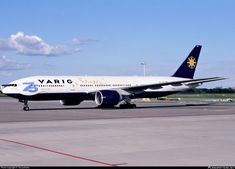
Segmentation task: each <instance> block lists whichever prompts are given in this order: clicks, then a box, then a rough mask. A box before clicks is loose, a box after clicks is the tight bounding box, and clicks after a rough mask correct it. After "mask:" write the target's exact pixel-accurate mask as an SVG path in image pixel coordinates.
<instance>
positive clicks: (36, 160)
mask: <svg viewBox="0 0 235 169" xmlns="http://www.w3.org/2000/svg"><path fill="white" fill-rule="evenodd" d="M21 107H22V105H21V103H18V102H17V100H14V99H10V98H0V125H1V127H0V166H82V165H83V166H84V165H85V166H90V165H95V166H97V165H98V166H116V165H117V166H159V165H160V166H170V165H174V166H177V165H179V166H184V165H187V166H190V165H193V166H195V165H196V166H198V165H200V166H201V165H205V166H214V165H215V166H223V165H226V166H227V165H229V166H234V165H235V159H234V156H235V145H234V142H235V135H234V131H235V105H234V104H233V103H229V104H228V103H213V104H207V103H191V102H190V103H185V102H158V103H137V108H136V109H97V108H95V104H93V103H91V102H85V103H82V104H81V105H79V106H75V107H64V106H62V105H60V103H59V102H30V108H31V111H27V112H25V111H22V110H21Z"/></svg>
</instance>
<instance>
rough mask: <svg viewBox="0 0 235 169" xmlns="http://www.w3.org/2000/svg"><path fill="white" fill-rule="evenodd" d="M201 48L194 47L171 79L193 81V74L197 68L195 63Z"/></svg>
mask: <svg viewBox="0 0 235 169" xmlns="http://www.w3.org/2000/svg"><path fill="white" fill-rule="evenodd" d="M201 48H202V46H201V45H196V46H195V47H194V48H193V50H192V51H191V52H190V54H189V55H188V57H187V58H186V59H185V61H184V62H183V63H182V64H181V66H180V67H179V68H178V70H177V71H176V72H175V74H174V75H173V77H182V78H189V79H193V76H194V72H195V70H196V67H197V62H198V58H199V54H200V51H201Z"/></svg>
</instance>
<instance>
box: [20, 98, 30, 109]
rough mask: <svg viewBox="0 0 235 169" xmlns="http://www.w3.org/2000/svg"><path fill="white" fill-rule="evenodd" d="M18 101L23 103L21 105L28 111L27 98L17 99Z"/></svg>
mask: <svg viewBox="0 0 235 169" xmlns="http://www.w3.org/2000/svg"><path fill="white" fill-rule="evenodd" d="M19 102H21V103H23V104H24V106H23V110H24V111H29V105H28V100H19Z"/></svg>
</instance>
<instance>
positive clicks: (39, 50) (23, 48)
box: [0, 32, 80, 56]
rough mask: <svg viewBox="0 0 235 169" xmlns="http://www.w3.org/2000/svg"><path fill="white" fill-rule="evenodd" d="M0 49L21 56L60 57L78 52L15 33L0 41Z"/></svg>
mask: <svg viewBox="0 0 235 169" xmlns="http://www.w3.org/2000/svg"><path fill="white" fill-rule="evenodd" d="M0 49H2V50H9V51H14V52H17V53H19V54H23V55H43V56H61V55H70V54H74V53H77V52H80V49H79V48H74V47H73V48H71V47H69V46H65V45H49V44H47V43H46V42H45V41H44V40H43V39H41V38H40V37H38V36H36V35H32V36H30V35H25V34H24V33H23V32H17V33H16V34H15V35H11V36H10V37H9V38H8V39H3V40H1V39H0Z"/></svg>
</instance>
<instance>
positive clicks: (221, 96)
mask: <svg viewBox="0 0 235 169" xmlns="http://www.w3.org/2000/svg"><path fill="white" fill-rule="evenodd" d="M168 98H182V99H184V98H185V99H189V98H194V99H228V98H230V99H235V93H220V94H218V93H205V94H173V95H170V96H168Z"/></svg>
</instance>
